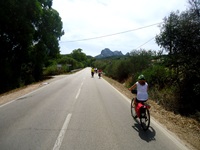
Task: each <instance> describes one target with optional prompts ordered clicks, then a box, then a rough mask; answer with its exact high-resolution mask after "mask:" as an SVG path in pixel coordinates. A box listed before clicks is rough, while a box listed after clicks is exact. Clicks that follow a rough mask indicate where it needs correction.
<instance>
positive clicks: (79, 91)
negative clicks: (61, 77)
mask: <svg viewBox="0 0 200 150" xmlns="http://www.w3.org/2000/svg"><path fill="white" fill-rule="evenodd" d="M82 86H83V82H82V83H81V86H80V88H79V89H78V93H77V94H76V97H75V98H76V99H77V98H78V97H79V95H80V93H81V88H82Z"/></svg>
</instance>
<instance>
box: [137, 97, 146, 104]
mask: <svg viewBox="0 0 200 150" xmlns="http://www.w3.org/2000/svg"><path fill="white" fill-rule="evenodd" d="M146 101H147V100H145V101H140V100H138V99H137V98H136V102H137V103H139V102H146Z"/></svg>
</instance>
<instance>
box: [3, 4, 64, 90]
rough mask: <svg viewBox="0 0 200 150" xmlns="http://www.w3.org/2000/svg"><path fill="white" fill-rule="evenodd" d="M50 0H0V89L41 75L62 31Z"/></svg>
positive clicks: (14, 85) (25, 82)
mask: <svg viewBox="0 0 200 150" xmlns="http://www.w3.org/2000/svg"><path fill="white" fill-rule="evenodd" d="M51 5H52V0H20V1H14V0H2V1H0V22H1V24H0V70H1V74H0V83H1V84H0V92H3V91H5V90H8V89H12V88H15V87H19V86H21V85H23V84H28V83H30V82H32V81H34V80H39V79H41V75H42V67H43V66H44V63H45V61H46V60H47V59H49V58H53V57H56V55H58V54H59V47H58V39H59V38H60V37H61V36H62V35H63V34H64V32H63V31H62V22H61V18H60V17H59V14H58V13H57V12H56V11H55V10H53V9H52V8H51Z"/></svg>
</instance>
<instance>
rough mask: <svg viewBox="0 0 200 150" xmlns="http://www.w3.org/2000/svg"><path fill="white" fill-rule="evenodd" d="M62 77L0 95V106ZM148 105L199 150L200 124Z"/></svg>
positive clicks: (122, 89) (124, 90)
mask: <svg viewBox="0 0 200 150" xmlns="http://www.w3.org/2000/svg"><path fill="white" fill-rule="evenodd" d="M63 77H66V75H60V76H54V77H52V78H51V79H48V80H44V81H41V82H37V83H34V84H31V85H28V86H25V87H23V88H19V89H15V90H12V91H10V92H7V93H4V94H1V95H0V106H1V105H3V104H5V103H8V102H10V101H12V100H15V99H17V98H19V97H21V96H23V95H25V94H28V93H30V92H32V91H34V90H36V89H39V88H41V87H43V86H45V85H47V84H49V83H51V82H54V81H56V80H59V79H61V78H63ZM103 78H104V79H105V80H106V81H108V82H109V83H110V84H111V85H113V86H114V87H115V88H116V89H117V90H118V91H119V92H121V93H122V94H124V95H125V96H126V97H128V98H129V99H132V98H133V94H131V92H130V91H129V90H128V89H127V88H125V87H124V85H123V84H121V83H119V82H116V81H115V80H112V79H110V78H108V77H105V76H104V77H103ZM148 103H149V104H150V105H151V110H150V112H151V116H153V118H155V119H156V121H157V122H159V123H160V124H162V125H163V127H165V128H166V129H167V130H168V131H170V132H171V133H172V134H174V135H176V136H177V137H178V138H179V139H180V140H181V141H183V143H184V144H185V145H186V146H187V147H188V148H189V149H191V150H200V123H199V122H198V121H196V120H194V119H192V118H187V117H183V116H180V115H176V114H174V113H173V112H169V111H166V110H164V109H163V108H162V107H161V106H159V105H157V104H156V103H155V102H154V101H152V100H149V101H148Z"/></svg>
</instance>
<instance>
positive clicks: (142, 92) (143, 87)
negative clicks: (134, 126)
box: [129, 75, 148, 117]
mask: <svg viewBox="0 0 200 150" xmlns="http://www.w3.org/2000/svg"><path fill="white" fill-rule="evenodd" d="M135 88H136V89H137V97H136V98H135V100H134V105H135V108H136V106H137V103H138V102H141V101H142V102H146V101H147V100H148V83H147V82H146V80H145V77H144V75H140V76H139V77H138V81H137V82H136V83H135V84H134V85H133V86H131V87H130V88H129V90H130V91H132V90H133V89H135ZM133 107H134V106H133ZM136 117H137V116H136Z"/></svg>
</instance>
